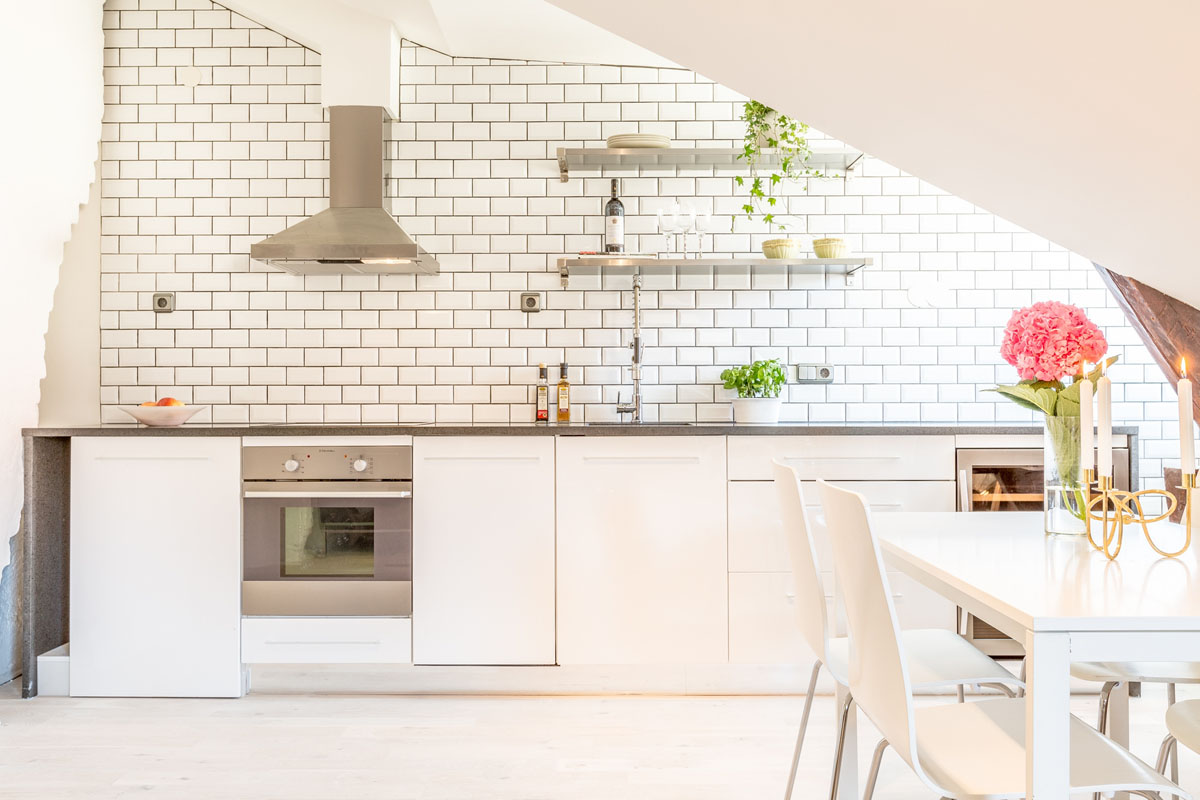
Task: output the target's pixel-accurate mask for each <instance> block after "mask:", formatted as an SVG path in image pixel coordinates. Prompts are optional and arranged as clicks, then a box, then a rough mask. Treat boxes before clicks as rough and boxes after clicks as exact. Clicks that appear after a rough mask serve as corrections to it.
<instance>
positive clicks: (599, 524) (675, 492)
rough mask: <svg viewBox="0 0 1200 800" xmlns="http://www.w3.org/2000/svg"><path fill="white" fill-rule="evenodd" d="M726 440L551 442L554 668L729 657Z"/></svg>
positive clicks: (580, 439)
mask: <svg viewBox="0 0 1200 800" xmlns="http://www.w3.org/2000/svg"><path fill="white" fill-rule="evenodd" d="M725 493H726V481H725V440H724V438H723V437H717V436H712V437H708V436H670V437H666V436H664V437H640V436H639V437H626V436H621V437H561V438H560V439H559V442H558V660H559V663H561V664H639V663H643V664H644V663H677V664H688V663H706V662H707V663H712V662H724V661H726V660H727V659H728V630H727V626H728V606H727V578H728V566H727V561H726V555H725V550H726V535H725V525H726V523H725V519H726V517H725Z"/></svg>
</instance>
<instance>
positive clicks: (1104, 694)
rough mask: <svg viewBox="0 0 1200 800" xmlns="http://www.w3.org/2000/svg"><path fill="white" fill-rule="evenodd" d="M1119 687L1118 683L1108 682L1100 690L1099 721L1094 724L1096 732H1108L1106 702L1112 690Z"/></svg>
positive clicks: (1119, 683)
mask: <svg viewBox="0 0 1200 800" xmlns="http://www.w3.org/2000/svg"><path fill="white" fill-rule="evenodd" d="M1120 685H1121V682H1120V681H1109V682H1108V683H1106V684H1104V686H1102V687H1101V688H1100V719H1099V720H1098V721H1097V722H1096V730H1098V731H1100V732H1101V733H1107V732H1108V700H1109V697H1110V696H1111V695H1112V693H1113V689H1116V688H1117V687H1118V686H1120Z"/></svg>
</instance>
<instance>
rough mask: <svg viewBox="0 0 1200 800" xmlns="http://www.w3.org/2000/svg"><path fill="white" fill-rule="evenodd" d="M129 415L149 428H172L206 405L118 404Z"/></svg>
mask: <svg viewBox="0 0 1200 800" xmlns="http://www.w3.org/2000/svg"><path fill="white" fill-rule="evenodd" d="M119 408H120V409H121V410H122V411H124V412H125V413H126V414H128V415H129V416H131V417H133V418H134V419H136V420H137V421H138V422H140V423H142V424H143V425H149V426H150V427H151V428H174V427H177V426H179V425H182V424H183V423H185V422H187V421H188V420H189V419H191V418H192V417H194V416H195V415H196V414H198V413H200V412H201V411H203V410H204V409H206V408H208V406H119Z"/></svg>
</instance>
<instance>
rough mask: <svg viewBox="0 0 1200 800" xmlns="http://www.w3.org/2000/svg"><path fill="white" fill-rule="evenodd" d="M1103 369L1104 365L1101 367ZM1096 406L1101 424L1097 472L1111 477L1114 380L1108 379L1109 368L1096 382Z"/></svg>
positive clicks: (1099, 428) (1099, 427) (1097, 436)
mask: <svg viewBox="0 0 1200 800" xmlns="http://www.w3.org/2000/svg"><path fill="white" fill-rule="evenodd" d="M1101 369H1103V367H1101ZM1096 408H1097V413H1098V415H1099V426H1098V430H1097V433H1096V438H1097V441H1098V442H1099V445H1100V453H1099V455H1098V456H1097V461H1098V462H1099V466H1098V468H1097V470H1096V473H1097V474H1098V475H1100V476H1101V477H1105V478H1111V477H1112V474H1113V468H1112V464H1113V462H1112V381H1110V380H1109V379H1108V374H1107V370H1105V372H1104V373H1103V374H1101V376H1100V380H1099V381H1097V383H1096Z"/></svg>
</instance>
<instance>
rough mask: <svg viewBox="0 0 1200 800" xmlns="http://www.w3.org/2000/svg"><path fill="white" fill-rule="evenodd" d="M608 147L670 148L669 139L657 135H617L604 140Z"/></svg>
mask: <svg viewBox="0 0 1200 800" xmlns="http://www.w3.org/2000/svg"><path fill="white" fill-rule="evenodd" d="M605 144H607V145H608V146H609V147H658V148H662V147H670V146H671V139H670V137H667V136H661V135H659V134H657V133H618V134H616V135H615V136H610V137H608V139H606V140H605Z"/></svg>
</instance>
